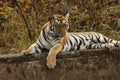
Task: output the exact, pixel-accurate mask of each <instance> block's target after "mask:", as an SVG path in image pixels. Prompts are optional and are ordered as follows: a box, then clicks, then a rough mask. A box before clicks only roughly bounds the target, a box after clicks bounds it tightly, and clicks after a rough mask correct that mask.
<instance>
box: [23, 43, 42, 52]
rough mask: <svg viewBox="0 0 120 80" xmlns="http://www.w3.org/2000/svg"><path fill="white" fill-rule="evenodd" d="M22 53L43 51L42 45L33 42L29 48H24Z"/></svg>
mask: <svg viewBox="0 0 120 80" xmlns="http://www.w3.org/2000/svg"><path fill="white" fill-rule="evenodd" d="M22 53H24V54H29V53H41V47H40V45H39V44H38V43H33V44H32V45H31V46H30V47H29V48H28V49H26V50H23V51H22Z"/></svg>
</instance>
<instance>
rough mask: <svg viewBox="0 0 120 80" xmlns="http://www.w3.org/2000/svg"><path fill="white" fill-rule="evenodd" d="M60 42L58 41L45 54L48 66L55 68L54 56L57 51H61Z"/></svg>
mask: <svg viewBox="0 0 120 80" xmlns="http://www.w3.org/2000/svg"><path fill="white" fill-rule="evenodd" d="M62 48H63V47H62V44H61V43H58V44H56V45H55V46H53V47H52V48H51V49H50V51H49V54H48V56H47V66H48V68H49V69H50V68H55V66H56V56H57V54H58V53H59V52H61V51H62Z"/></svg>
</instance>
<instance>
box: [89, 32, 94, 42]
mask: <svg viewBox="0 0 120 80" xmlns="http://www.w3.org/2000/svg"><path fill="white" fill-rule="evenodd" d="M89 34H90V35H91V37H92V41H93V34H92V33H89Z"/></svg>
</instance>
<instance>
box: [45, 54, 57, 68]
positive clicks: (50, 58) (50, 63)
mask: <svg viewBox="0 0 120 80" xmlns="http://www.w3.org/2000/svg"><path fill="white" fill-rule="evenodd" d="M55 66H56V57H55V56H52V55H48V56H47V67H48V68H49V69H54V68H55Z"/></svg>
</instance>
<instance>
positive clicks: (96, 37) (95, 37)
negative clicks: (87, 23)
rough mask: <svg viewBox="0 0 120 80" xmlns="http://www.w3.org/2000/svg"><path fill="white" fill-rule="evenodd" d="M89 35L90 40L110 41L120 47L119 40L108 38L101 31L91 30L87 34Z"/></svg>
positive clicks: (98, 41) (96, 41)
mask: <svg viewBox="0 0 120 80" xmlns="http://www.w3.org/2000/svg"><path fill="white" fill-rule="evenodd" d="M89 37H90V39H91V40H92V42H95V43H112V44H114V45H115V46H116V47H120V41H117V40H114V39H110V38H108V37H106V36H104V35H103V34H101V33H95V32H92V33H90V34H89Z"/></svg>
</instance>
